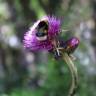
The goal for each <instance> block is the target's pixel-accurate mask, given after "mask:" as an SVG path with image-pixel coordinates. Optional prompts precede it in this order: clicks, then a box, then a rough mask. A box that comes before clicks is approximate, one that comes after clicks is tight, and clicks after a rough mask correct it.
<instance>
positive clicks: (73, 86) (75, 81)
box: [63, 53, 78, 96]
mask: <svg viewBox="0 0 96 96" xmlns="http://www.w3.org/2000/svg"><path fill="white" fill-rule="evenodd" d="M63 60H64V61H65V62H66V63H67V65H68V67H69V70H70V72H71V76H72V84H71V87H70V90H69V94H68V96H74V94H75V92H76V89H77V86H78V73H77V68H76V67H75V65H74V63H73V62H72V60H71V58H70V57H69V56H68V54H66V53H63Z"/></svg>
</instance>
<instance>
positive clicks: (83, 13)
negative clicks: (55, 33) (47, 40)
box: [0, 0, 96, 96]
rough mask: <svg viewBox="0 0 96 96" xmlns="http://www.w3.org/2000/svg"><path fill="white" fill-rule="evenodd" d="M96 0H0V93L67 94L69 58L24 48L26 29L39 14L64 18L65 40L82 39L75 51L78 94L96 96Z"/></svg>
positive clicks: (26, 95)
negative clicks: (71, 38) (60, 57)
mask: <svg viewBox="0 0 96 96" xmlns="http://www.w3.org/2000/svg"><path fill="white" fill-rule="evenodd" d="M95 6H96V1H95V0H0V96H67V93H68V90H69V85H70V83H71V81H70V80H71V77H70V73H69V71H68V68H67V66H66V63H65V62H63V61H62V60H60V61H56V60H54V59H52V58H53V56H50V55H49V54H48V53H47V52H29V51H28V50H25V49H24V48H23V44H22V40H23V36H24V33H25V32H26V31H27V30H28V29H29V27H30V26H31V25H32V24H33V23H34V22H35V21H36V20H38V19H39V18H41V17H42V16H45V15H55V16H57V17H59V18H60V19H61V20H62V29H67V30H69V31H68V32H62V34H61V36H62V38H63V39H64V40H67V39H68V38H70V37H72V36H73V35H74V36H77V37H78V38H79V39H80V45H79V48H78V49H77V50H76V52H75V53H74V56H76V58H77V59H76V61H74V62H75V64H76V66H77V68H78V74H79V88H78V90H77V94H76V96H96V59H95V58H96V32H95V31H96V7H95Z"/></svg>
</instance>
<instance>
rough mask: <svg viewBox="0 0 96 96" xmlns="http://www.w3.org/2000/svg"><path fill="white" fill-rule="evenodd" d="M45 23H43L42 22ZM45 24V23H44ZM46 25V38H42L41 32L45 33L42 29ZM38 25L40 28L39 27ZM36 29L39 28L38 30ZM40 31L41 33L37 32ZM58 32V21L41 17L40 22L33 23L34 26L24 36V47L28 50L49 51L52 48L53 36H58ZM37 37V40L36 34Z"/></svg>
mask: <svg viewBox="0 0 96 96" xmlns="http://www.w3.org/2000/svg"><path fill="white" fill-rule="evenodd" d="M43 21H44V22H45V23H44V22H43ZM41 22H42V23H41ZM46 22H47V23H46ZM46 24H48V26H47V27H48V28H47V34H46V36H43V35H44V33H42V32H43V31H46V29H42V28H43V27H46ZM39 25H40V26H39ZM38 27H40V28H39V29H38ZM40 30H42V32H39V31H40ZM59 30H60V20H59V19H57V18H55V17H53V16H52V17H50V16H46V17H43V18H42V19H41V20H38V21H37V22H35V23H34V25H33V26H32V27H31V28H30V29H29V31H28V32H26V33H25V35H24V40H23V42H24V47H25V48H28V49H30V50H33V51H34V50H42V49H43V50H44V49H45V50H51V49H52V48H53V44H52V42H51V41H52V39H53V38H54V36H55V35H58V33H59ZM38 32H39V34H37V35H38V36H39V38H38V37H37V36H36V33H38Z"/></svg>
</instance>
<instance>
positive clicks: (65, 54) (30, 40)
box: [23, 16, 79, 96]
mask: <svg viewBox="0 0 96 96" xmlns="http://www.w3.org/2000/svg"><path fill="white" fill-rule="evenodd" d="M61 31H62V30H61V21H60V19H58V18H56V17H54V16H45V17H43V18H42V19H40V20H38V21H37V22H35V23H34V25H33V26H32V27H31V28H30V29H29V31H28V32H26V33H25V35H24V40H23V42H24V47H25V48H27V49H29V50H32V51H38V50H47V51H48V52H49V53H52V54H53V56H54V58H55V59H56V60H58V59H59V58H61V59H63V60H64V61H65V62H66V64H67V65H68V68H69V70H70V72H71V77H72V84H71V86H70V90H69V92H68V96H74V94H75V91H76V89H77V85H78V74H77V68H76V67H75V65H74V63H73V62H72V58H71V57H72V56H71V54H72V53H73V52H74V51H75V49H76V48H77V47H78V44H79V40H78V38H76V37H72V38H70V39H69V40H65V41H61V40H60V39H59V38H60V33H61Z"/></svg>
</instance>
